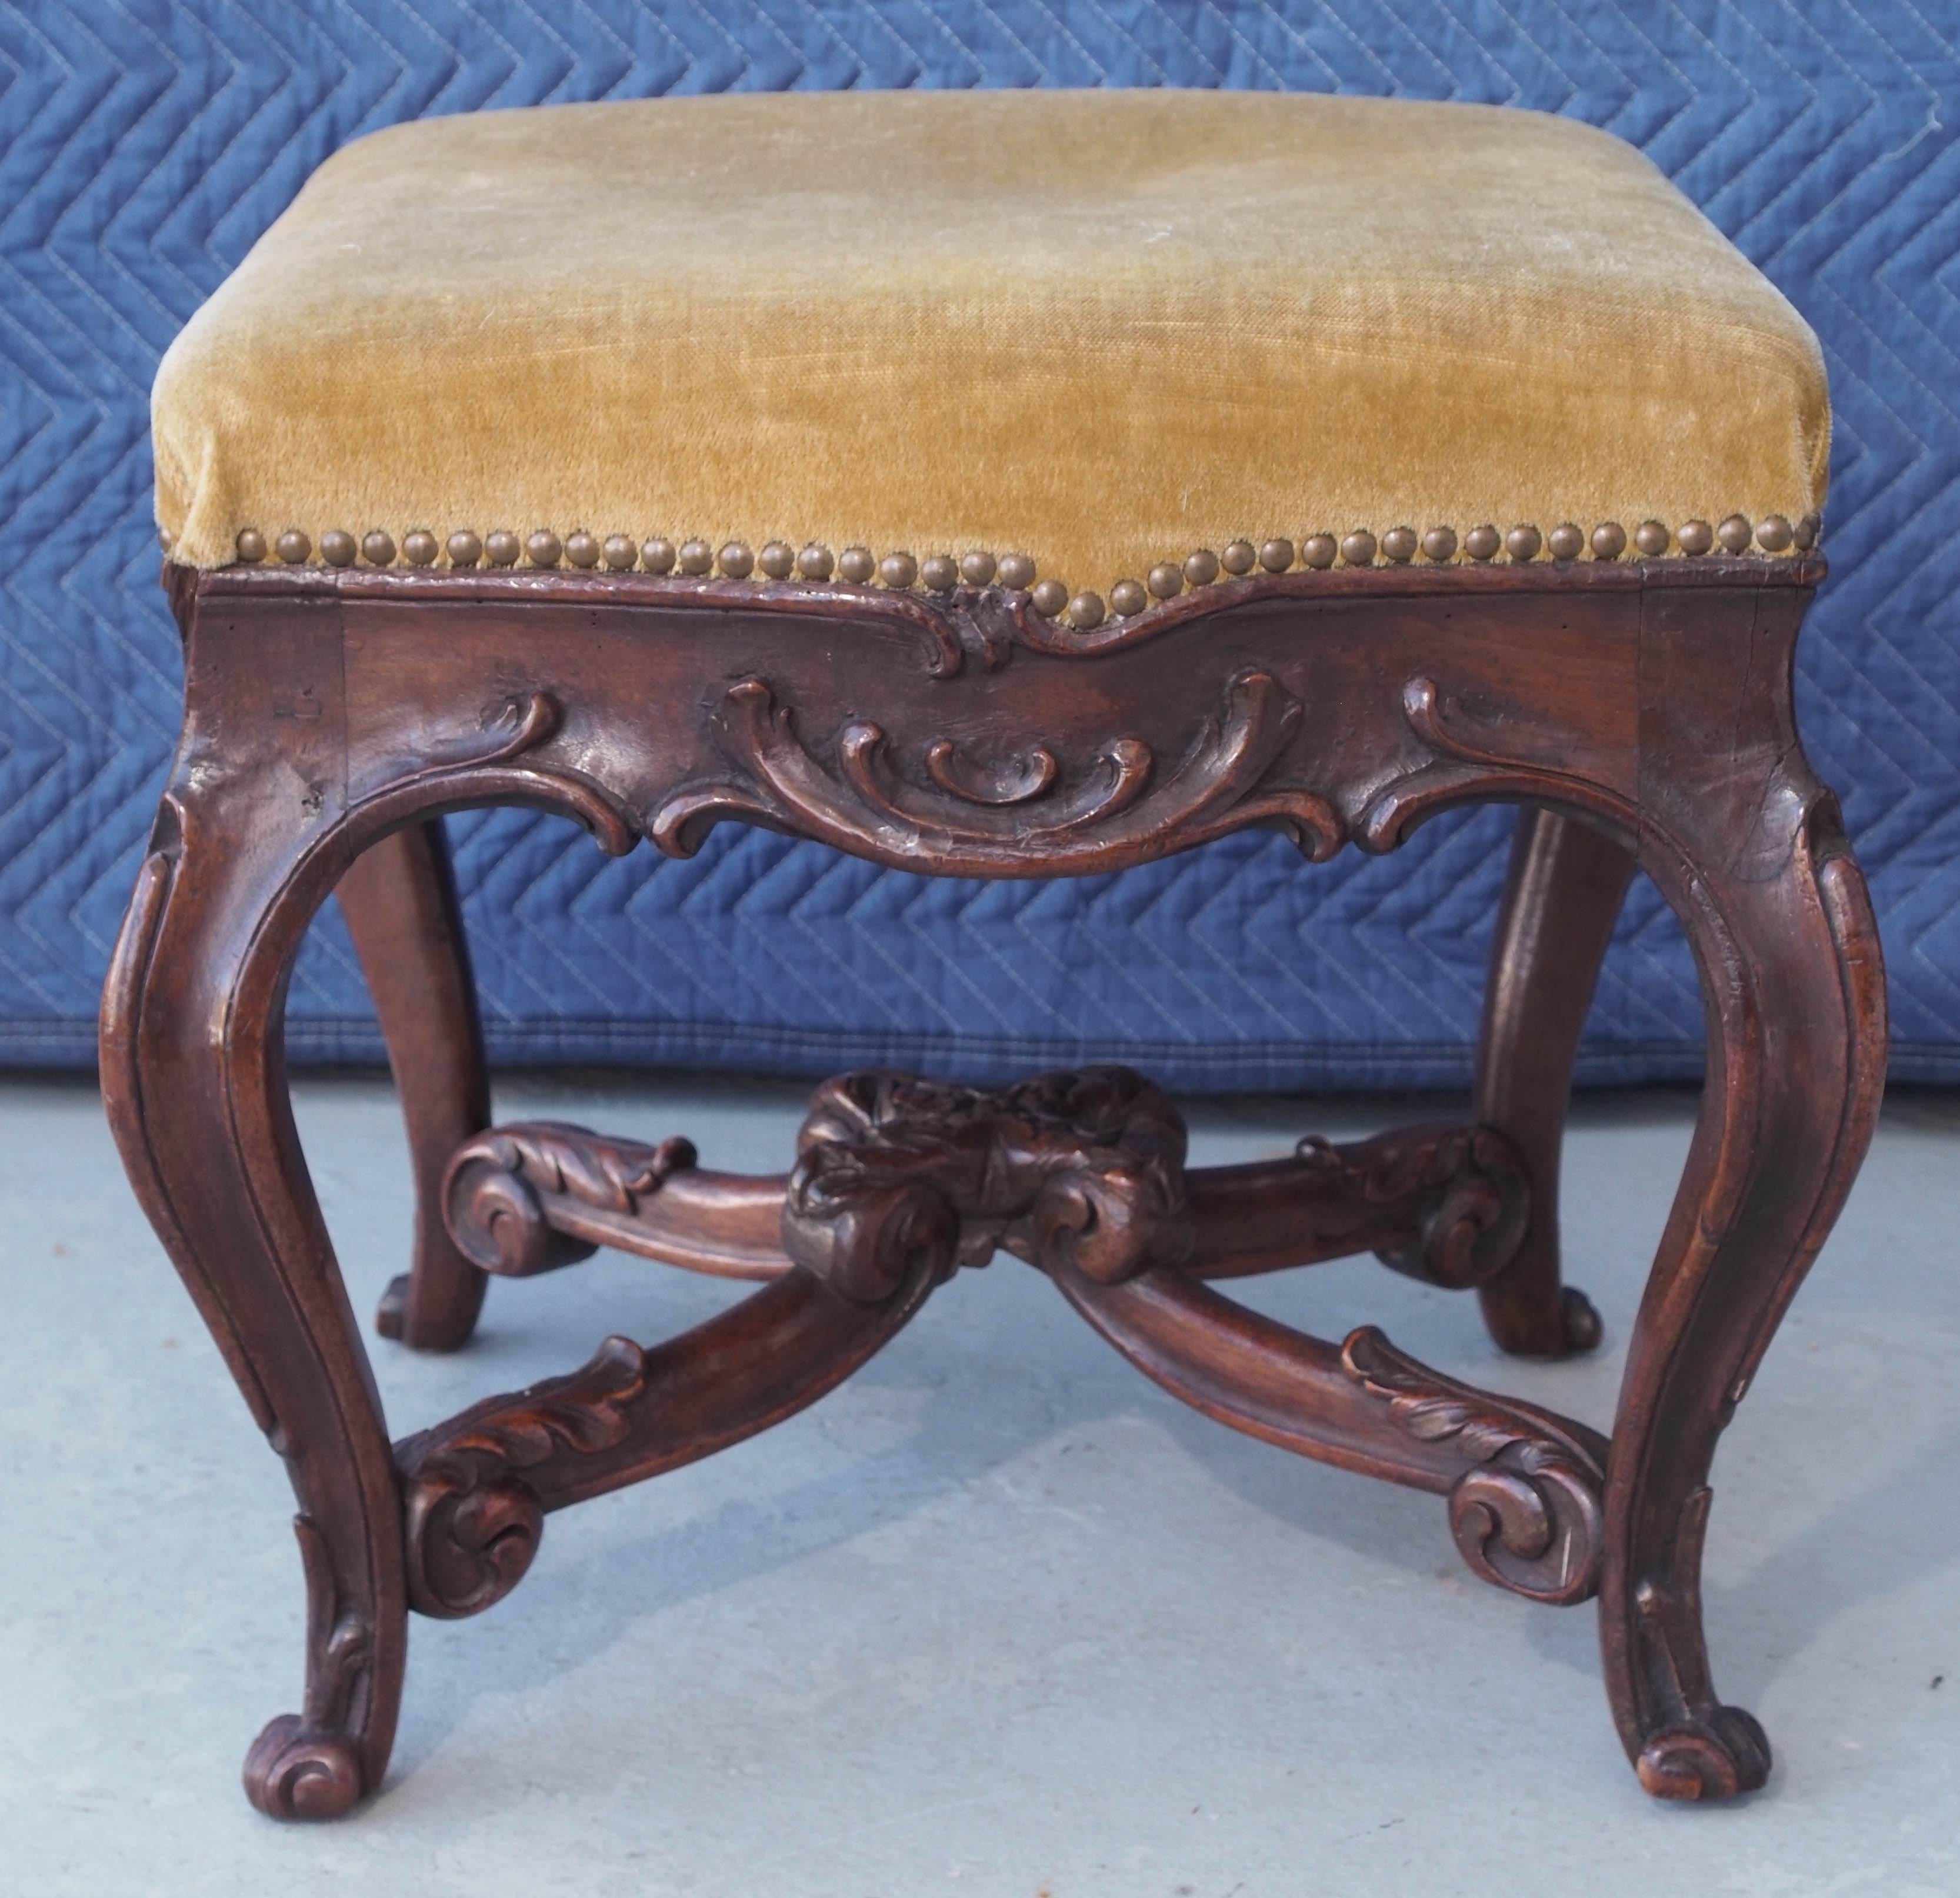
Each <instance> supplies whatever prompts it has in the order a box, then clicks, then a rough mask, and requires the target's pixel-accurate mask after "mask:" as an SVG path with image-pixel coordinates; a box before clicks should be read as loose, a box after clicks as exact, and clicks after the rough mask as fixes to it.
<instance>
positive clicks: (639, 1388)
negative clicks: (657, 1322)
mask: <svg viewBox="0 0 1960 1898" xmlns="http://www.w3.org/2000/svg"><path fill="white" fill-rule="evenodd" d="M646 1385H647V1359H646V1353H645V1352H644V1350H641V1347H640V1346H638V1345H637V1344H635V1343H634V1342H633V1340H632V1339H631V1338H625V1337H610V1338H608V1339H607V1340H606V1342H605V1343H603V1344H602V1345H601V1346H600V1347H599V1350H597V1353H595V1354H594V1355H593V1357H592V1359H591V1360H590V1362H588V1363H587V1364H586V1365H584V1366H583V1367H582V1368H581V1369H578V1370H577V1371H574V1372H572V1373H571V1375H569V1376H567V1377H562V1378H547V1379H546V1380H545V1381H544V1382H543V1383H542V1384H538V1385H533V1386H532V1388H530V1390H528V1391H523V1392H520V1394H518V1395H517V1396H516V1397H495V1398H492V1400H490V1401H489V1402H488V1404H482V1405H479V1406H478V1407H476V1408H475V1409H474V1410H466V1411H464V1412H463V1413H462V1414H461V1415H460V1416H456V1417H453V1418H452V1419H450V1420H449V1422H447V1423H444V1424H441V1425H438V1426H437V1427H436V1428H435V1429H434V1430H431V1431H428V1432H424V1433H423V1434H422V1435H420V1436H418V1437H412V1438H410V1439H408V1440H407V1441H406V1442H404V1443H403V1444H401V1445H398V1446H397V1448H396V1464H397V1465H398V1466H399V1468H400V1470H401V1472H402V1475H403V1483H404V1487H405V1489H406V1513H407V1524H406V1527H407V1544H408V1571H409V1603H410V1605H411V1606H412V1607H415V1608H417V1609H418V1610H420V1611H421V1612H422V1613H424V1614H427V1615H434V1616H436V1617H440V1618H443V1619H446V1620H453V1619H456V1618H458V1617H462V1616H464V1615H472V1614H478V1613H481V1612H482V1610H484V1609H485V1608H487V1607H490V1606H491V1605H492V1604H493V1603H495V1602H498V1601H501V1600H502V1599H503V1598H504V1596H505V1595H507V1594H509V1593H510V1591H511V1589H513V1588H515V1587H516V1586H517V1584H518V1582H520V1581H521V1580H522V1579H523V1575H524V1573H525V1571H526V1570H527V1569H529V1568H530V1566H531V1561H532V1558H533V1556H535V1555H536V1553H537V1548H538V1543H539V1538H540V1537H541V1536H542V1535H543V1531H544V1509H543V1505H542V1504H541V1503H540V1502H539V1499H538V1495H537V1493H536V1490H535V1489H533V1488H532V1486H530V1484H529V1483H526V1482H525V1481H524V1480H523V1477H522V1476H521V1475H520V1474H519V1473H520V1472H521V1471H524V1470H536V1468H537V1467H539V1465H541V1464H545V1463H546V1462H550V1461H558V1460H559V1459H561V1458H564V1459H571V1460H576V1459H577V1458H581V1457H584V1456H590V1455H591V1454H593V1453H594V1452H596V1451H602V1450H609V1449H612V1448H614V1447H616V1445H619V1444H620V1443H622V1442H625V1439H626V1437H627V1435H628V1432H630V1430H631V1429H632V1407H633V1406H634V1404H635V1403H636V1402H637V1401H638V1400H639V1398H640V1397H641V1396H642V1395H643V1394H644V1392H645V1391H646Z"/></svg>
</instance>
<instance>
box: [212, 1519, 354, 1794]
mask: <svg viewBox="0 0 1960 1898" xmlns="http://www.w3.org/2000/svg"><path fill="white" fill-rule="evenodd" d="M293 1533H294V1535H295V1536H296V1537H298V1540H299V1545H300V1564H301V1568H302V1569H303V1570H304V1572H305V1575H306V1587H307V1692H306V1701H305V1706H304V1712H300V1713H296V1714H293V1713H287V1714H281V1715H279V1716H278V1718H276V1719H274V1720H272V1721H269V1722H267V1724H266V1728H265V1730H264V1731H263V1732H262V1733H261V1734H259V1737H258V1738H257V1739H256V1740H255V1741H253V1743H252V1748H251V1750H250V1752H249V1753H247V1754H246V1756H245V1768H244V1782H245V1796H246V1798H248V1799H249V1800H250V1801H251V1802H252V1803H253V1805H255V1806H256V1807H258V1809H259V1811H261V1812H263V1813H264V1814H266V1816H267V1817H269V1818H273V1819H338V1818H339V1817H340V1816H341V1815H342V1814H343V1813H345V1812H347V1811H350V1810H351V1809H352V1807H353V1806H354V1805H355V1804H356V1803H357V1802H358V1800H359V1799H360V1798H361V1795H362V1793H364V1791H366V1790H367V1788H366V1785H365V1784H364V1777H363V1774H362V1771H361V1755H360V1753H359V1751H358V1749H357V1748H356V1747H355V1743H354V1740H353V1738H352V1728H351V1722H352V1714H353V1711H354V1704H355V1696H356V1695H357V1694H358V1692H359V1690H360V1687H361V1679H362V1677H363V1676H364V1674H365V1673H366V1672H367V1671H368V1668H369V1667H370V1666H371V1664H372V1661H373V1657H374V1630H373V1629H371V1627H370V1626H368V1623H367V1622H366V1621H365V1620H363V1619H362V1618H361V1617H360V1616H359V1615H358V1613H355V1612H353V1611H352V1610H350V1609H347V1608H345V1607H342V1604H341V1601H340V1598H339V1590H338V1589H337V1588H336V1585H335V1583H334V1579H333V1559H332V1557H331V1556H329V1553H328V1551H327V1547H326V1537H323V1535H322V1534H320V1530H319V1528H318V1527H317V1525H316V1524H314V1522H313V1519H312V1518H311V1517H310V1516H306V1515H300V1516H295V1517H294V1518H293Z"/></svg>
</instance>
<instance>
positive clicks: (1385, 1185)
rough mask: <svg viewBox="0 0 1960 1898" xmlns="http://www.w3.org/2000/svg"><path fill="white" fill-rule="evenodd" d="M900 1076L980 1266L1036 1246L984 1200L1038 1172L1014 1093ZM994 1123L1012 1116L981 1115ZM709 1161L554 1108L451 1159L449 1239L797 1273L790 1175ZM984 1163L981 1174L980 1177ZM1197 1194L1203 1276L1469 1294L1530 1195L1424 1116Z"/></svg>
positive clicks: (1317, 1143)
mask: <svg viewBox="0 0 1960 1898" xmlns="http://www.w3.org/2000/svg"><path fill="white" fill-rule="evenodd" d="M878 1078H879V1077H877V1076H875V1075H869V1076H844V1077H840V1079H838V1080H836V1081H834V1082H832V1083H829V1087H830V1089H831V1090H832V1091H833V1092H844V1091H845V1090H854V1091H856V1092H863V1093H872V1092H874V1091H875V1089H876V1088H877V1084H878ZM890 1078H893V1079H898V1080H901V1081H902V1082H903V1083H904V1085H905V1088H906V1089H908V1096H909V1098H912V1099H915V1100H916V1101H918V1102H919V1103H920V1104H921V1105H922V1106H925V1107H930V1106H931V1105H933V1104H934V1102H935V1100H936V1099H937V1100H943V1101H946V1102H950V1103H952V1104H953V1106H954V1108H955V1111H956V1117H957V1124H956V1125H955V1124H948V1125H946V1126H943V1127H938V1128H935V1129H934V1131H933V1133H931V1137H930V1138H929V1139H928V1138H924V1137H922V1139H921V1149H920V1150H921V1153H922V1154H924V1155H925V1156H928V1157H931V1158H934V1159H940V1160H941V1161H942V1162H943V1170H944V1171H945V1172H947V1174H948V1175H950V1178H948V1179H947V1180H945V1181H942V1182H940V1184H943V1185H947V1186H950V1187H954V1188H955V1189H960V1188H965V1189H966V1190H964V1191H957V1190H956V1192H955V1194H954V1196H953V1197H954V1203H955V1204H956V1205H957V1207H959V1216H961V1217H962V1218H963V1220H965V1222H966V1227H965V1230H966V1232H967V1234H968V1237H967V1238H966V1239H965V1240H964V1241H963V1244H965V1245H966V1246H967V1247H968V1248H969V1250H972V1251H975V1254H976V1261H975V1262H978V1263H983V1264H984V1263H985V1258H984V1256H979V1255H983V1254H985V1253H986V1252H988V1251H991V1249H992V1248H993V1247H994V1245H995V1244H997V1243H998V1244H999V1245H1003V1246H1005V1247H1007V1248H1008V1249H1010V1250H1020V1251H1023V1253H1024V1255H1026V1256H1030V1257H1032V1256H1035V1254H1034V1253H1033V1251H1032V1250H1030V1249H1029V1248H1031V1247H1032V1245H1033V1241H1031V1240H1027V1239H1025V1238H1022V1237H1020V1236H1019V1235H1016V1234H1015V1233H1014V1232H1013V1231H1012V1230H1011V1229H1010V1228H1011V1226H1012V1224H1013V1222H1012V1220H1011V1219H1007V1218H1005V1217H1004V1216H1001V1215H1000V1214H998V1213H991V1214H990V1213H988V1211H987V1210H986V1206H985V1200H986V1199H987V1197H988V1195H990V1194H991V1195H993V1196H994V1197H998V1194H999V1193H1000V1192H1001V1190H1003V1189H1004V1187H1007V1186H1008V1185H1009V1184H1012V1183H1013V1179H1014V1178H1015V1177H1016V1176H1017V1175H1020V1177H1021V1178H1023V1179H1024V1180H1025V1179H1026V1178H1029V1176H1035V1177H1036V1178H1037V1180H1038V1179H1039V1174H1038V1169H1039V1166H1040V1165H1041V1161H1040V1158H1039V1156H1036V1155H1031V1154H1029V1152H1027V1145H1028V1143H1027V1140H1026V1137H1023V1139H1022V1140H1021V1142H1020V1145H1019V1146H1016V1145H1015V1143H1014V1140H1015V1136H1016V1134H1017V1133H1019V1132H1020V1129H1021V1127H1023V1125H1024V1124H1025V1117H1024V1116H1023V1114H1021V1113H1020V1111H1019V1110H1018V1107H1017V1102H1016V1101H1015V1099H1013V1098H1011V1097H1008V1096H1002V1095H985V1094H983V1093H982V1092H979V1091H978V1090H975V1089H949V1088H944V1087H940V1088H937V1089H934V1088H933V1087H932V1086H929V1085H928V1084H926V1083H920V1082H918V1081H915V1080H912V1079H910V1078H909V1077H902V1076H900V1077H890ZM1139 1078H1140V1077H1139ZM1167 1107H1168V1104H1167V1103H1166V1108H1167ZM995 1119H998V1120H999V1121H1002V1122H1004V1124H1005V1125H1004V1128H1001V1129H997V1128H996V1127H994V1126H992V1125H991V1124H989V1125H987V1126H985V1127H982V1125H981V1123H982V1121H993V1120H995ZM1003 1132H1004V1133H1005V1136H1006V1138H1005V1140H1003V1141H1001V1145H1002V1146H1003V1148H1004V1154H1003V1157H1004V1159H1005V1160H1006V1162H1007V1164H1006V1165H1004V1167H1003V1168H1002V1169H1001V1175H998V1176H996V1175H991V1174H990V1173H988V1172H987V1171H986V1169H985V1165H984V1164H981V1163H982V1162H984V1160H985V1159H986V1157H987V1156H989V1155H990V1154H991V1152H992V1151H993V1150H994V1149H993V1146H992V1143H994V1142H995V1141H997V1140H1001V1134H1002V1133H1003ZM962 1142H965V1143H966V1146H965V1147H964V1148H963V1146H962V1145H961V1143H962ZM975 1149H978V1151H977V1152H976V1151H975ZM888 1153H889V1149H887V1155H881V1156H880V1159H885V1158H886V1157H887V1156H888ZM696 1159H697V1156H696V1155H695V1150H694V1148H693V1146H692V1145H691V1144H690V1143H689V1142H687V1141H686V1140H663V1141H662V1142H661V1143H660V1145H659V1146H646V1145H644V1144H643V1143H641V1142H639V1141H637V1140H619V1139H616V1138H614V1137H612V1136H610V1135H606V1134H599V1133H593V1132H591V1131H590V1130H588V1129H587V1128H585V1127H571V1126H568V1125H566V1124H564V1123H562V1122H559V1121H517V1122H515V1123H514V1124H511V1125H508V1126H505V1127H497V1128H495V1129H493V1130H491V1131H489V1132H488V1133H483V1134H481V1135H479V1136H478V1137H476V1138H475V1139H473V1140H469V1141H466V1143H464V1144H463V1146H461V1147H460V1148H459V1149H457V1152H456V1155H455V1157H454V1158H453V1160H452V1161H451V1162H450V1167H449V1172H448V1176H447V1180H446V1181H445V1183H444V1187H443V1199H444V1207H445V1209H446V1216H447V1219H448V1222H449V1229H450V1235H451V1237H452V1239H453V1242H454V1244H455V1245H456V1247H457V1250H458V1251H460V1252H461V1253H462V1254H463V1255H464V1256H465V1257H467V1258H469V1260H471V1261H473V1263H474V1264H476V1266H478V1267H480V1268H481V1270H483V1271H485V1272H495V1273H499V1274H501V1276H505V1277H509V1278H527V1277H530V1276H532V1275H533V1274H534V1273H539V1272H549V1271H553V1270H557V1269H558V1267H562V1266H566V1265H571V1264H576V1263H577V1262H578V1261H580V1260H581V1259H586V1258H589V1257H591V1255H592V1254H593V1251H595V1250H596V1249H597V1248H599V1247H600V1246H602V1245H604V1246H611V1247H614V1248H617V1249H618V1250H619V1251H624V1252H631V1253H633V1254H636V1255H638V1257H641V1258H644V1259H654V1260H657V1261H660V1263H661V1264H666V1265H677V1266H680V1267H683V1268H685V1269H686V1270H689V1271H691V1272H703V1273H710V1274H711V1275H713V1276H716V1277H720V1278H730V1279H772V1278H775V1277H778V1276H780V1275H781V1273H784V1272H786V1271H788V1270H789V1268H790V1264H791V1260H790V1257H789V1255H788V1253H787V1252H786V1251H784V1250H783V1238H782V1230H781V1228H782V1213H783V1202H784V1197H785V1195H786V1194H788V1193H789V1191H790V1189H791V1175H788V1174H775V1175H765V1176H750V1175H741V1174H735V1173H714V1172H708V1171H706V1170H705V1169H704V1168H701V1167H699V1166H698V1165H697V1164H696ZM976 1165H978V1167H979V1171H978V1178H977V1179H975V1178H971V1177H969V1178H965V1179H963V1178H962V1177H961V1176H962V1175H963V1174H966V1175H969V1176H970V1175H972V1173H973V1172H974V1169H975V1166H976ZM975 1188H978V1189H980V1190H979V1191H975ZM1184 1194H1185V1201H1184V1210H1183V1211H1182V1213H1181V1214H1180V1216H1179V1218H1180V1222H1181V1226H1182V1228H1183V1229H1188V1244H1187V1245H1185V1247H1184V1249H1185V1254H1186V1256H1185V1257H1184V1259H1183V1261H1182V1264H1183V1268H1184V1270H1185V1271H1187V1272H1188V1273H1190V1274H1191V1275H1192V1277H1194V1278H1200V1279H1236V1278H1244V1277H1246V1276H1249V1275H1250V1274H1252V1273H1258V1272H1278V1271H1284V1270H1288V1269H1289V1268H1290V1267H1295V1266H1302V1265H1316V1264H1321V1263H1322V1262H1324V1261H1327V1260H1329V1259H1344V1258H1348V1257H1352V1256H1353V1255H1354V1254H1355V1253H1357V1252H1373V1253H1375V1254H1376V1255H1377V1256H1378V1257H1380V1258H1381V1259H1382V1260H1383V1262H1384V1263H1385V1264H1389V1265H1392V1267H1395V1270H1398V1271H1400V1272H1405V1273H1408V1274H1409V1275H1410V1276H1412V1277H1415V1278H1419V1279H1422V1280H1425V1281H1427V1283H1430V1284H1431V1285H1440V1286H1448V1287H1449V1288H1450V1289H1453V1290H1459V1289H1462V1288H1463V1287H1465V1286H1472V1285H1481V1284H1484V1283H1488V1281H1489V1280H1491V1278H1492V1277H1493V1276H1495V1275H1496V1274H1497V1273H1500V1272H1502V1271H1503V1270H1505V1269H1506V1267H1507V1265H1508V1264H1509V1262H1510V1260H1511V1258H1512V1257H1513V1254H1515V1252H1516V1249H1517V1246H1518V1244H1519V1235H1520V1234H1521V1233H1522V1232H1523V1231H1524V1229H1525V1226H1526V1219H1527V1216H1528V1215H1529V1210H1530V1206H1531V1189H1530V1182H1529V1179H1528V1178H1527V1177H1526V1173H1525V1171H1524V1167H1523V1162H1522V1160H1521V1159H1520V1158H1519V1156H1518V1154H1517V1152H1516V1149H1515V1148H1513V1146H1511V1145H1510V1142H1509V1141H1508V1140H1506V1139H1505V1138H1504V1137H1503V1135H1502V1134H1500V1133H1497V1132H1496V1131H1495V1130H1494V1129H1492V1128H1489V1127H1408V1128H1404V1129H1402V1130H1399V1131H1398V1132H1395V1133H1382V1134H1377V1135H1376V1137H1374V1138H1373V1140H1361V1141H1357V1142H1355V1143H1353V1144H1351V1145H1348V1146H1333V1145H1331V1144H1330V1143H1328V1142H1327V1141H1325V1140H1321V1139H1319V1138H1318V1137H1313V1136H1309V1137H1308V1138H1307V1139H1306V1140H1302V1141H1301V1142H1300V1149H1299V1151H1298V1152H1297V1153H1295V1154H1293V1156H1290V1157H1289V1158H1287V1159H1283V1160H1262V1161H1258V1162H1254V1163H1253V1164H1252V1165H1246V1166H1225V1167H1207V1168H1201V1169H1200V1170H1199V1171H1198V1172H1195V1173H1188V1174H1186V1175H1185V1178H1184Z"/></svg>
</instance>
